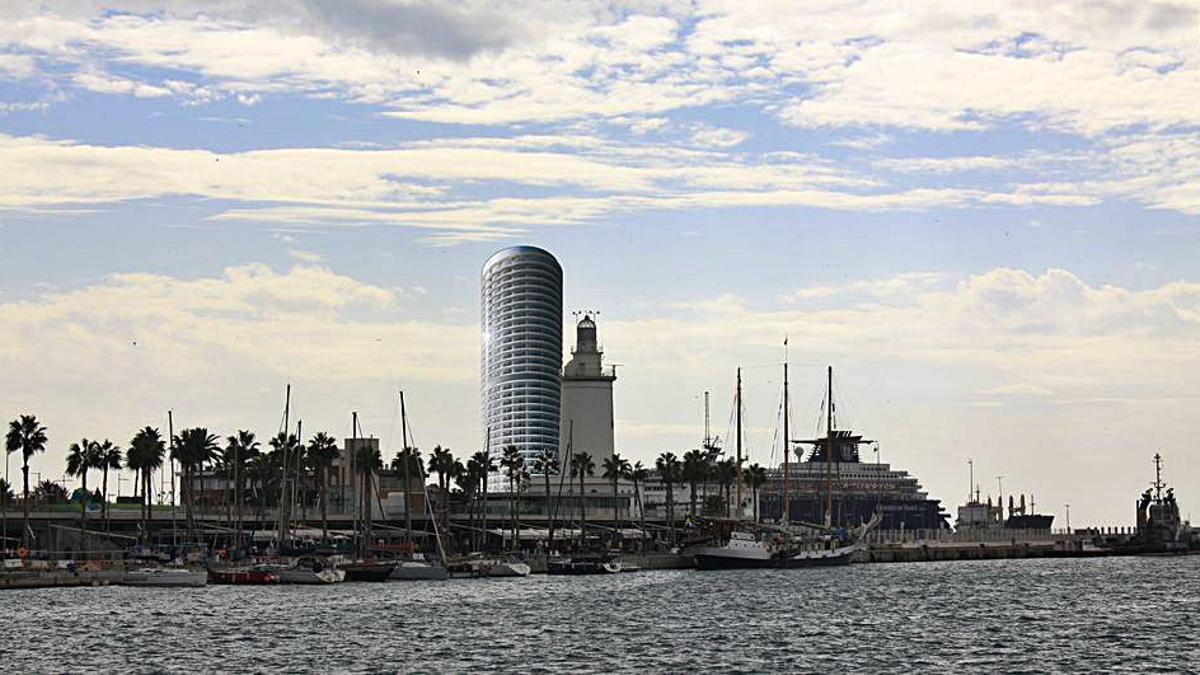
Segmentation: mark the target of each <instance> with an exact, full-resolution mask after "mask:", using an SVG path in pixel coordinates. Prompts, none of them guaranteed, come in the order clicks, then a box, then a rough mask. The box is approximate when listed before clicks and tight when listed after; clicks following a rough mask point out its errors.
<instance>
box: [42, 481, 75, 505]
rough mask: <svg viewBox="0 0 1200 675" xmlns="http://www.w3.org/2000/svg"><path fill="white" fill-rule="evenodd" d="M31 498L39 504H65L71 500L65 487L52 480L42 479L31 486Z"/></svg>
mask: <svg viewBox="0 0 1200 675" xmlns="http://www.w3.org/2000/svg"><path fill="white" fill-rule="evenodd" d="M33 499H34V500H35V501H37V502H38V503H39V504H66V503H68V502H70V501H71V496H70V495H68V494H67V489H66V488H65V487H63V486H61V485H59V484H58V483H55V482H54V481H52V480H42V481H40V482H39V483H38V484H37V487H35V488H33Z"/></svg>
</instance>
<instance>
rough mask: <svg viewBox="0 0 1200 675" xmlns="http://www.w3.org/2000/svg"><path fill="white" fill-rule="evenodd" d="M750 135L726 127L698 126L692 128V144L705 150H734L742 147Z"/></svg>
mask: <svg viewBox="0 0 1200 675" xmlns="http://www.w3.org/2000/svg"><path fill="white" fill-rule="evenodd" d="M749 137H750V134H748V133H746V132H744V131H739V130H738V129H729V128H725V127H714V126H709V125H707V124H696V125H693V127H692V144H693V145H698V146H700V147H704V148H732V147H733V146H735V145H741V144H742V143H743V142H744V141H745V140H746V139H747V138H749Z"/></svg>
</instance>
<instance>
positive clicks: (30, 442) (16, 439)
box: [4, 415, 46, 548]
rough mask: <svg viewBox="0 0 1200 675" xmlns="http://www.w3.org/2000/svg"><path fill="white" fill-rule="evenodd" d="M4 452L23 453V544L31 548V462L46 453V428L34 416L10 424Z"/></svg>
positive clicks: (26, 416)
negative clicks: (38, 455) (36, 456)
mask: <svg viewBox="0 0 1200 675" xmlns="http://www.w3.org/2000/svg"><path fill="white" fill-rule="evenodd" d="M4 451H5V452H9V453H11V452H17V451H20V453H21V475H22V478H23V480H24V484H25V485H24V492H23V493H22V494H23V495H24V499H23V502H24V503H23V504H22V505H21V508H22V510H23V512H24V513H23V516H24V518H23V523H22V525H21V542H22V545H24V546H25V548H29V537H30V529H29V460H30V458H32V457H33V456H34V455H36V454H37V453H39V452H45V451H46V427H44V426H42V425H41V424H39V423H38V421H37V417H34V416H33V415H21V416H20V417H19V418H17V419H15V420H13V421H11V422H9V423H8V433H7V434H6V435H5V436H4Z"/></svg>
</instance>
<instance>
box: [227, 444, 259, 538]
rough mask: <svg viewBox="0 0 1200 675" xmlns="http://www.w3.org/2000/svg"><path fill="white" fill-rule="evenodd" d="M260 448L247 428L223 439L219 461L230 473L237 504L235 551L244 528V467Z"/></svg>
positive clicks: (234, 498) (234, 500) (257, 453)
mask: <svg viewBox="0 0 1200 675" xmlns="http://www.w3.org/2000/svg"><path fill="white" fill-rule="evenodd" d="M261 448H262V445H261V444H260V443H259V442H258V438H257V437H256V436H255V435H254V432H253V431H250V430H248V429H239V430H238V432H237V434H236V435H233V436H229V437H228V438H226V439H225V452H224V456H223V458H222V462H221V463H222V464H223V465H224V466H225V471H226V473H228V474H232V476H231V477H232V479H233V502H234V503H235V504H237V531H238V539H237V541H238V543H237V546H236V549H235V551H236V550H240V549H241V547H242V537H243V532H245V529H246V528H245V520H244V518H243V508H244V506H245V504H246V497H245V494H244V491H245V483H246V469H247V467H248V466H249V465H250V463H251V462H252V461H254V458H255V457H257V456H258V455H259V454H260V453H261ZM228 511H229V509H228V508H226V513H227V514H228Z"/></svg>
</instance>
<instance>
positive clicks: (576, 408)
mask: <svg viewBox="0 0 1200 675" xmlns="http://www.w3.org/2000/svg"><path fill="white" fill-rule="evenodd" d="M603 358H604V354H603V352H601V351H600V343H599V341H598V340H597V339H596V322H595V321H594V320H592V317H591V316H590V315H586V314H585V315H584V317H583V319H582V320H580V321H579V323H578V324H576V326H575V349H574V350H572V351H571V360H570V361H568V362H567V365H566V366H565V367H564V368H563V375H562V416H561V419H562V428H561V429H562V434H561V441H560V443H559V448H560V450H559V452H560V457H561V459H562V461H564V462H565V461H566V456H567V447H568V443H569V444H570V446H571V452H572V453H574V454H579V453H581V452H586V453H588V454H590V455H591V456H592V461H594V462H595V463H596V466H597V467H599V466H602V465H603V463H604V460H606V459H608V458H609V457H612V455H613V446H614V441H613V382H615V381H616V379H617V374H616V372H615V371H614V370H613V369H611V368H610V369H607V370H606V369H605V368H604V363H603Z"/></svg>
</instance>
